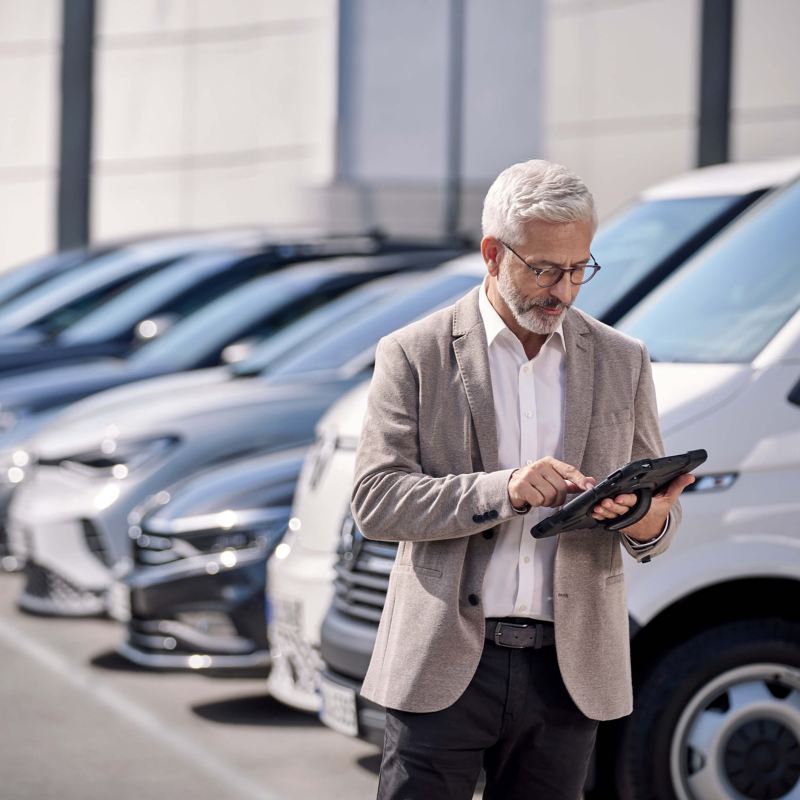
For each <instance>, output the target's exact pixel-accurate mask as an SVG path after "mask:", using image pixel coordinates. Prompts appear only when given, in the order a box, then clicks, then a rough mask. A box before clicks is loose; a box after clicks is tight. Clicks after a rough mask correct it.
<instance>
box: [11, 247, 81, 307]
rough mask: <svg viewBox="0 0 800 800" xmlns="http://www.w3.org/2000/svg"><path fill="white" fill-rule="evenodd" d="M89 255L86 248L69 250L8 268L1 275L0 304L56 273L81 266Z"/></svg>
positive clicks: (59, 273) (13, 298)
mask: <svg viewBox="0 0 800 800" xmlns="http://www.w3.org/2000/svg"><path fill="white" fill-rule="evenodd" d="M88 257H89V256H88V255H87V253H86V251H85V250H80V249H79V250H67V251H64V252H61V253H55V254H52V255H48V256H44V257H43V258H40V259H37V260H36V261H29V262H28V263H26V264H21V265H19V266H16V267H12V268H11V269H9V270H6V271H5V272H4V273H3V274H2V275H0V304H3V303H9V302H10V301H11V300H15V299H16V298H17V297H19V296H21V295H22V294H24V293H25V292H28V291H30V290H31V289H35V288H36V287H37V286H40V285H41V284H43V283H44V282H45V281H48V280H50V279H51V278H52V277H54V276H55V275H61V274H64V273H65V272H66V271H67V270H73V269H75V268H76V267H79V266H81V265H82V264H84V263H85V262H86V260H87V259H88Z"/></svg>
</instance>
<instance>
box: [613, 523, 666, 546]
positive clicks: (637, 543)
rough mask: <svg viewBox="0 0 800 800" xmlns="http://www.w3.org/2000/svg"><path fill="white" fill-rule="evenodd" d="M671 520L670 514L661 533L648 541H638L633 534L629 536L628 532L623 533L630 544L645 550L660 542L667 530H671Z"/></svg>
mask: <svg viewBox="0 0 800 800" xmlns="http://www.w3.org/2000/svg"><path fill="white" fill-rule="evenodd" d="M669 520H670V518H669V516H667V521H666V522H665V523H664V527H663V528H662V530H661V533H659V534H658V536H656V537H655V538H654V539H649V540H648V541H646V542H640V541H637V540H636V539H634V538H633V537H632V536H628V534H627V533H623V534H622V535H623V536H624V537H625V539H627V541H628V544H629V545H630V546H631V547H632V548H633V549H634V550H644V549H645V548H647V547H652V546H653V545H654V544H658V542H660V541H661V540H662V539H663V538H664V536H665V535H666V533H667V531H668V530H669Z"/></svg>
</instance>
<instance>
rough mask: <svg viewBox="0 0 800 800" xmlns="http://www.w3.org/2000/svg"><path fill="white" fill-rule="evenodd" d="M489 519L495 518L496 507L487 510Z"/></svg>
mask: <svg viewBox="0 0 800 800" xmlns="http://www.w3.org/2000/svg"><path fill="white" fill-rule="evenodd" d="M489 519H497V509H496V508H493V509H492V510H491V511H490V512H489Z"/></svg>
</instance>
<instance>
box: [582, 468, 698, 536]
mask: <svg viewBox="0 0 800 800" xmlns="http://www.w3.org/2000/svg"><path fill="white" fill-rule="evenodd" d="M693 483H694V475H691V474H689V473H686V474H684V475H678V477H677V478H674V479H673V480H672V482H671V483H670V484H669V486H667V488H666V489H663V490H662V491H660V492H658V494H654V495H653V501H652V502H651V503H650V510H649V511H648V512H647V513H646V514H645V515H644V516H643V517H642V518H641V519H640V520H639V521H638V522H635V523H634V524H633V525H629V526H628V527H627V528H622V529H621V531H622V532H623V533H626V534H627V535H628V536H630V537H631V539H636V541H637V542H647V541H649V540H650V539H654V538H655V537H656V536H658V534H659V533H661V531H662V530H663V529H664V523H666V521H667V517H668V516H669V512H670V510H671V509H672V506H674V505H675V503H676V501H677V500H678V498H679V497H680V495H681V492H682V491H683V490H684V489H685V488H686V487H687V486H690V485H691V484H693ZM635 505H636V495H635V494H620V495H617V496H616V497H615V498H613V499H607V500H603V502H602V503H601V504H599V505H596V506H595V507H594V510H593V512H592V517H594V519H596V520H598V521H600V520H605V519H616V518H617V517H621V516H622V515H623V514H627V513H628V511H630V510H631V509H632V508H633V507H634V506H635Z"/></svg>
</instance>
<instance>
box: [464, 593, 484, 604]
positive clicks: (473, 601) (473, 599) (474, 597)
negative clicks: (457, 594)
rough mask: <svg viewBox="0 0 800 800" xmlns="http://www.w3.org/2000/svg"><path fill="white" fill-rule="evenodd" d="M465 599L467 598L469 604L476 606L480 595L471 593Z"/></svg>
mask: <svg viewBox="0 0 800 800" xmlns="http://www.w3.org/2000/svg"><path fill="white" fill-rule="evenodd" d="M467 600H469V604H470V605H471V606H476V605H478V603H480V601H481V599H480V597H478V595H476V594H471V595H470V596H469V597H467Z"/></svg>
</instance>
